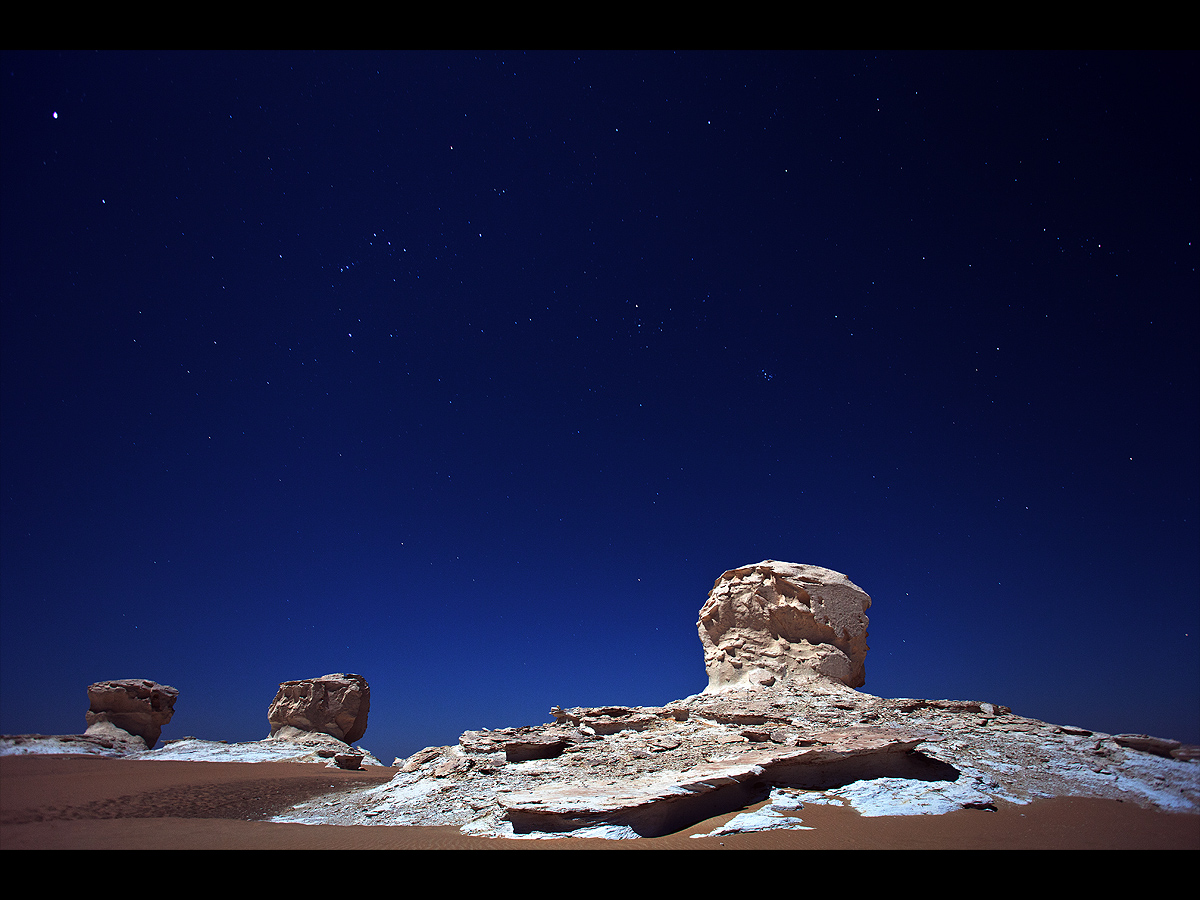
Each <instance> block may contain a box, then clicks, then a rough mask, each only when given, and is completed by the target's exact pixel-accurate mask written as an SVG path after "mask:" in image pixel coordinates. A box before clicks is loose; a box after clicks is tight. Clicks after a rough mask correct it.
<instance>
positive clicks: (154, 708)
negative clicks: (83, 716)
mask: <svg viewBox="0 0 1200 900" xmlns="http://www.w3.org/2000/svg"><path fill="white" fill-rule="evenodd" d="M178 697H179V691H178V690H176V689H175V688H173V687H171V686H169V685H165V684H158V683H157V682H154V681H150V680H148V679H145V678H123V679H119V680H117V681H98V682H96V683H95V684H93V685H91V686H90V687H89V688H88V712H87V725H88V732H89V733H99V732H105V731H106V730H107V729H106V727H105V723H109V724H111V725H114V726H116V727H117V728H120V729H121V730H123V731H126V732H128V733H129V734H132V735H136V736H137V737H140V738H142V740H144V741H145V742H146V749H148V750H153V749H154V745H155V744H157V743H158V738H159V735H161V734H162V727H163V726H164V725H166V724H167V723H168V722H170V721H171V717H172V716H173V715H175V701H176V699H178Z"/></svg>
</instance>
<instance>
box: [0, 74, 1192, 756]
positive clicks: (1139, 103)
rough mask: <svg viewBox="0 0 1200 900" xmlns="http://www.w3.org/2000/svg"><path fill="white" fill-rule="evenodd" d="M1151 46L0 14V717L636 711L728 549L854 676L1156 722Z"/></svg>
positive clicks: (1180, 399) (382, 742) (1188, 166)
mask: <svg viewBox="0 0 1200 900" xmlns="http://www.w3.org/2000/svg"><path fill="white" fill-rule="evenodd" d="M1197 59H1198V57H1197V55H1195V54H1145V55H1143V54H1098V53H1097V54H1076V53H1053V54H975V53H921V54H906V53H872V52H845V53H765V52H762V53H748V52H739V53H708V52H678V53H674V52H641V53H606V52H585V53H566V52H536V53H534V52H529V53H522V52H452V53H450V52H446V53H442V52H438V53H424V52H393V53H325V52H317V53H298V52H297V53H292V52H288V53H283V52H270V53H267V52H263V53H149V52H141V53H91V52H88V53H82V52H77V53H53V52H39V53H17V52H5V53H4V54H3V56H2V61H3V67H2V69H0V75H2V76H3V107H2V109H0V113H2V117H3V118H2V125H3V130H2V132H0V164H2V170H0V171H2V176H3V194H2V197H0V201H2V207H0V226H2V244H0V251H2V255H0V266H2V269H0V271H2V294H0V301H2V319H0V340H2V342H3V343H2V348H0V350H2V356H0V365H2V406H0V413H2V423H0V424H2V432H0V463H2V467H0V489H2V490H0V501H2V504H3V506H2V532H0V539H2V542H0V566H2V568H0V578H2V581H0V588H2V593H0V603H2V605H0V614H2V618H0V627H2V641H3V644H2V647H3V653H2V657H0V732H3V733H9V734H12V733H29V732H39V733H51V734H56V733H78V732H80V731H82V730H83V729H84V727H85V723H84V713H85V711H86V709H87V698H86V688H87V685H88V684H90V683H91V682H93V681H98V680H103V679H111V678H131V677H137V678H151V679H154V680H156V681H159V682H162V683H165V684H171V685H174V686H175V687H177V688H178V689H179V690H180V697H179V701H178V703H177V704H176V714H175V718H174V720H173V721H172V722H171V724H170V725H168V726H167V727H166V729H164V733H163V739H172V738H178V737H183V736H185V735H195V736H198V737H202V738H207V739H212V740H229V741H244V740H256V739H259V738H262V737H265V736H266V734H267V732H268V725H267V718H266V714H267V707H268V705H269V703H270V701H271V700H272V698H273V697H274V695H275V691H276V689H277V687H278V684H279V682H280V681H284V680H290V679H296V678H307V677H314V676H319V675H324V674H327V673H331V672H354V673H359V674H361V675H363V676H364V677H365V678H366V679H367V680H368V681H369V682H370V685H371V691H372V696H371V718H370V725H369V728H368V731H367V734H366V736H365V737H364V738H363V740H362V745H363V746H365V747H367V748H369V749H370V750H371V751H372V752H373V753H375V755H376V756H377V757H379V758H380V760H381V761H383V762H384V763H390V762H391V761H392V758H393V757H395V756H406V755H408V754H409V753H412V752H414V751H415V750H418V749H420V748H421V747H424V746H427V745H443V744H453V743H455V742H456V741H457V738H458V735H459V733H460V732H462V731H463V730H466V729H472V728H482V727H488V728H498V727H504V726H510V725H526V724H535V723H541V722H545V721H548V720H549V718H550V716H549V713H548V710H549V708H550V707H551V706H552V705H555V704H559V705H562V706H568V707H569V706H581V705H584V706H586V705H603V704H623V705H659V704H662V703H665V702H668V701H670V700H674V699H678V698H681V697H684V696H687V695H689V694H692V693H696V692H699V691H701V690H702V689H703V688H704V687H705V685H706V683H707V679H706V676H705V672H704V665H703V654H702V650H701V645H700V641H699V638H698V637H697V634H696V618H697V611H698V610H699V608H700V606H701V604H702V603H703V602H704V600H705V597H706V595H707V592H708V590H709V589H710V588H711V587H712V584H713V581H714V579H716V578H717V577H718V576H719V575H720V574H721V573H722V572H723V571H725V570H726V569H730V568H733V567H736V566H740V565H744V564H747V563H754V562H758V561H759V560H762V559H767V558H773V559H780V560H787V561H793V562H800V563H810V564H814V565H820V566H826V567H828V568H831V569H835V570H837V571H840V572H844V573H845V574H846V575H848V576H849V577H850V579H851V580H852V581H854V582H855V583H856V584H858V585H859V586H860V587H862V588H863V589H864V590H865V591H866V592H867V593H869V594H870V595H871V597H872V598H873V601H874V605H873V606H872V608H871V610H870V619H871V625H870V645H871V652H870V653H869V654H868V656H867V663H866V668H867V682H866V685H865V686H864V690H866V691H869V692H870V693H873V694H876V695H880V696H884V697H923V698H962V699H976V700H987V701H991V702H994V703H1001V704H1004V705H1007V706H1010V707H1012V709H1013V711H1014V712H1016V713H1019V714H1022V715H1027V716H1032V717H1035V718H1039V719H1044V720H1047V721H1051V722H1056V723H1063V724H1076V725H1081V726H1084V727H1088V728H1093V729H1097V730H1101V731H1107V732H1147V733H1150V734H1156V735H1160V736H1163V737H1174V738H1178V739H1182V740H1190V741H1197V742H1200V524H1198V523H1200V350H1198V346H1200V342H1198V334H1200V327H1198V326H1200V280H1198V278H1197V272H1196V266H1197V241H1200V230H1198V228H1197V226H1198V224H1200V195H1198V190H1197V187H1198V186H1197V167H1198V163H1200V153H1198V152H1197V151H1198V149H1200V140H1198V127H1197V119H1198V113H1197V110H1198V109H1200V105H1198V103H1197V100H1198V97H1197V84H1198V81H1200V80H1198V77H1197V76H1198V66H1197Z"/></svg>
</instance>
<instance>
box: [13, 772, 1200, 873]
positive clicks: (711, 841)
mask: <svg viewBox="0 0 1200 900" xmlns="http://www.w3.org/2000/svg"><path fill="white" fill-rule="evenodd" d="M395 772H396V770H395V769H392V768H388V767H375V766H371V767H368V768H366V769H364V770H362V771H343V770H340V769H333V768H326V767H324V766H321V765H316V764H312V763H270V762H264V763H233V762H221V763H204V762H168V761H148V760H130V759H112V758H102V757H99V758H98V757H86V756H65V755H64V756H52V755H40V756H5V757H0V849H3V850H35V849H41V850H58V849H62V850H67V849H94V850H108V849H129V850H148V849H163V850H184V849H193V850H233V849H241V850H285V849H288V850H307V849H326V850H329V849H345V850H351V849H358V850H468V849H469V850H535V849H536V850H579V849H604V850H653V849H666V850H713V849H779V850H782V849H790V850H866V849H874V850H934V849H939V850H948V849H993V850H1016V849H1048V850H1049V849H1094V850H1101V849H1113V850H1126V849H1179V850H1197V849H1200V815H1190V814H1183V813H1167V812H1160V811H1153V810H1148V809H1143V808H1141V807H1139V806H1136V805H1134V804H1132V803H1122V802H1120V801H1115V800H1099V799H1092V798H1082V797H1057V798H1053V799H1047V800H1039V801H1035V802H1033V803H1030V804H1025V805H1018V804H1001V805H1000V806H999V807H998V808H997V809H996V810H995V811H989V810H977V809H964V810H958V811H955V812H951V813H946V814H944V815H921V816H894V817H889V816H881V817H864V816H861V815H859V813H858V812H856V811H855V810H853V809H850V808H843V807H831V806H810V807H805V808H804V809H803V810H801V811H800V812H799V818H800V819H801V820H802V821H803V823H804V825H805V826H808V828H809V829H810V830H787V831H772V832H760V833H755V834H733V835H724V836H721V837H701V838H692V837H690V836H689V835H692V834H706V833H708V832H710V831H712V830H713V829H714V828H716V827H717V826H719V825H721V824H723V823H724V822H725V821H727V820H728V819H730V818H732V817H733V815H734V814H733V813H730V814H728V815H725V816H720V817H716V818H713V819H709V820H707V821H704V822H699V823H697V824H696V825H694V826H692V827H691V828H688V829H686V830H684V831H682V832H678V833H676V834H671V835H666V836H664V837H657V838H640V839H637V840H619V841H618V840H602V839H581V838H558V839H549V838H540V839H505V838H481V837H468V836H464V835H462V834H460V833H459V831H458V829H457V828H454V827H449V826H447V827H428V828H421V827H409V826H386V825H380V826H337V825H297V824H282V823H275V822H269V821H264V820H266V819H268V818H270V817H271V816H273V815H277V814H280V813H282V812H284V811H286V810H288V809H289V808H291V807H292V806H293V805H294V804H296V803H299V802H301V801H303V800H309V799H312V798H314V797H317V796H320V795H323V794H327V793H331V792H339V791H346V790H353V789H355V788H358V787H363V786H369V785H372V784H378V783H381V782H384V781H387V780H388V779H390V778H391V777H392V776H393V775H394V774H395Z"/></svg>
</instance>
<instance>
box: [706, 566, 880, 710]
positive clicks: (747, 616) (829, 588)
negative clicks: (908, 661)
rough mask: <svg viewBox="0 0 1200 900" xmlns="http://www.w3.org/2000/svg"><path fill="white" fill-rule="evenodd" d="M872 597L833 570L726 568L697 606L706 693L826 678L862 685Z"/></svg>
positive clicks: (762, 567)
mask: <svg viewBox="0 0 1200 900" xmlns="http://www.w3.org/2000/svg"><path fill="white" fill-rule="evenodd" d="M870 606H871V598H870V597H869V596H867V594H866V592H864V591H863V590H862V588H860V587H858V586H857V585H856V584H854V583H853V582H852V581H850V579H849V578H847V577H846V576H845V575H843V574H842V573H840V572H834V571H832V570H831V569H823V568H821V567H820V566H806V565H801V564H799V563H788V562H778V561H776V560H773V559H767V560H763V561H762V562H760V563H757V564H755V565H751V566H742V567H741V568H737V569H730V570H729V571H728V572H726V573H725V574H724V575H722V576H721V577H720V578H718V579H717V580H716V583H715V584H714V585H713V589H712V590H711V591H709V594H708V600H707V601H706V602H705V604H704V606H702V607H701V608H700V621H699V623H697V624H698V628H699V631H700V642H701V643H702V644H703V645H704V667H705V669H707V670H708V687H707V688H705V692H706V693H708V692H713V691H721V690H727V689H729V688H733V687H772V686H776V685H781V684H782V683H784V682H793V683H800V684H802V683H805V682H810V681H812V680H813V679H815V678H828V679H832V680H833V681H837V682H840V683H842V684H844V685H846V686H848V687H853V688H857V687H862V685H863V684H865V683H866V668H865V660H866V655H867V616H866V611H867V609H869V608H870Z"/></svg>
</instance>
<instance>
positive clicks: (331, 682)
mask: <svg viewBox="0 0 1200 900" xmlns="http://www.w3.org/2000/svg"><path fill="white" fill-rule="evenodd" d="M370 708H371V688H370V686H369V685H368V684H367V680H366V679H365V678H363V677H362V676H361V675H347V674H336V675H324V676H322V677H321V678H305V679H301V680H299V681H285V682H283V683H282V684H280V685H279V693H277V694H276V695H275V699H274V700H273V701H272V702H271V706H270V708H269V709H268V710H267V720H268V722H270V724H271V736H272V737H274V736H275V735H276V734H277V733H278V732H279V731H280V730H281V729H283V728H296V729H299V730H300V731H311V732H318V733H321V734H328V735H331V736H333V737H335V738H337V739H338V740H340V741H345V742H346V743H347V744H353V743H354V742H355V741H357V740H359V739H360V738H361V737H362V736H363V735H364V734H366V733H367V713H368V711H369V710H370Z"/></svg>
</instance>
